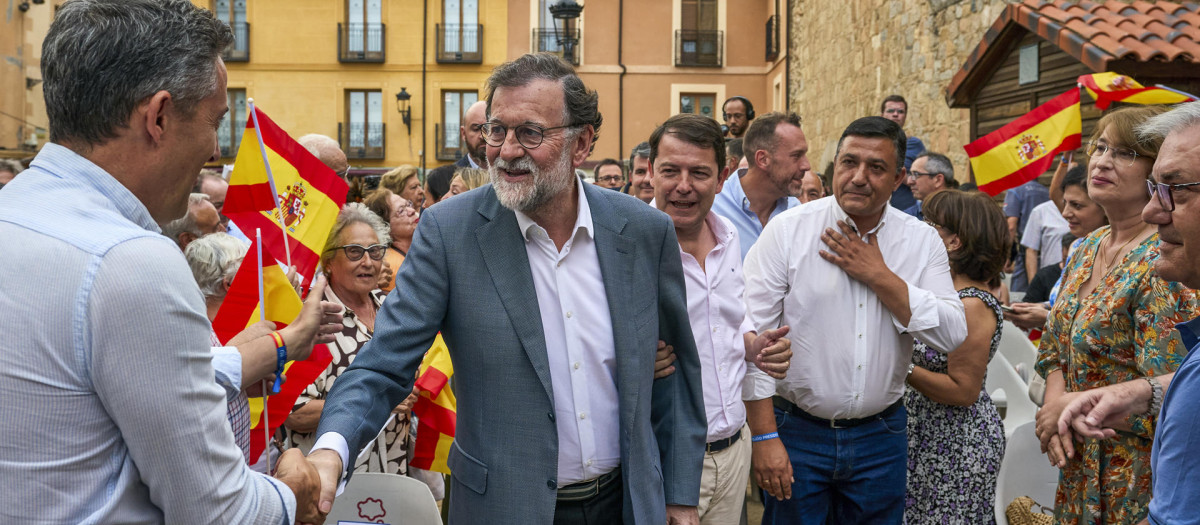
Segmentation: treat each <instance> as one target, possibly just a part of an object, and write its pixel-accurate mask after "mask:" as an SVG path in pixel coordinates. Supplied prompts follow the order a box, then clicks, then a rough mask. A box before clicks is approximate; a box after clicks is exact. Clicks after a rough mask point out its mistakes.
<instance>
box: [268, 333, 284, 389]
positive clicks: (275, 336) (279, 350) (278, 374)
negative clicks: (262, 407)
mask: <svg viewBox="0 0 1200 525" xmlns="http://www.w3.org/2000/svg"><path fill="white" fill-rule="evenodd" d="M271 339H272V340H273V341H275V383H274V384H273V385H271V393H272V394H278V393H279V387H280V385H282V384H283V365H284V364H286V363H287V345H286V344H284V342H283V336H282V335H280V333H279V332H271Z"/></svg>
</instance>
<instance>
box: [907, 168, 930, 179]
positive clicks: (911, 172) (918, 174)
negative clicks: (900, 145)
mask: <svg viewBox="0 0 1200 525" xmlns="http://www.w3.org/2000/svg"><path fill="white" fill-rule="evenodd" d="M934 175H937V173H934V172H931V171H917V170H908V178H910V179H914V180H916V178H917V177H932V176H934Z"/></svg>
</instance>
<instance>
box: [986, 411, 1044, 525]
mask: <svg viewBox="0 0 1200 525" xmlns="http://www.w3.org/2000/svg"><path fill="white" fill-rule="evenodd" d="M1033 427H1034V422H1033V421H1030V422H1028V423H1025V424H1023V425H1021V426H1019V427H1017V428H1016V429H1014V431H1013V432H1012V434H1011V435H1009V436H1008V445H1007V446H1006V448H1005V450H1004V460H1003V461H1002V462H1001V463H1000V473H999V475H998V477H997V479H996V524H997V525H1008V518H1007V517H1006V516H1005V515H1004V511H1005V509H1007V508H1008V504H1009V503H1012V501H1013V500H1014V499H1017V498H1019V497H1021V496H1029V497H1030V498H1033V501H1035V502H1037V503H1039V504H1041V505H1044V506H1045V507H1046V508H1054V494H1055V492H1056V491H1057V490H1058V469H1057V468H1054V467H1053V466H1051V465H1050V461H1049V460H1048V459H1046V456H1045V455H1044V454H1042V451H1041V443H1040V442H1039V441H1038V438H1037V436H1036V435H1035V434H1034V432H1033Z"/></svg>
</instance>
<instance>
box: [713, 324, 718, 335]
mask: <svg viewBox="0 0 1200 525" xmlns="http://www.w3.org/2000/svg"><path fill="white" fill-rule="evenodd" d="M713 333H714V334H715V333H717V327H715V326H714V327H713Z"/></svg>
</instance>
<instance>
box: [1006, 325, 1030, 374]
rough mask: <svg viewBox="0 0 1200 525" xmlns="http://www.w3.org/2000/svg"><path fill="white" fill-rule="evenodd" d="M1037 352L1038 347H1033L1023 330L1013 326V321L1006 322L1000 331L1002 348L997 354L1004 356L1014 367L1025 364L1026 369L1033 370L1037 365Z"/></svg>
mask: <svg viewBox="0 0 1200 525" xmlns="http://www.w3.org/2000/svg"><path fill="white" fill-rule="evenodd" d="M1037 352H1038V351H1037V347H1035V346H1033V342H1031V341H1030V340H1029V337H1028V336H1027V335H1025V332H1024V331H1023V330H1021V329H1020V328H1017V325H1015V324H1012V321H1004V326H1003V328H1001V329H1000V347H999V348H998V349H997V350H996V353H997V354H1000V355H1003V356H1004V358H1005V359H1008V362H1009V363H1012V364H1013V365H1016V364H1018V363H1025V367H1026V368H1028V369H1030V370H1032V369H1033V365H1035V364H1037Z"/></svg>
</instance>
